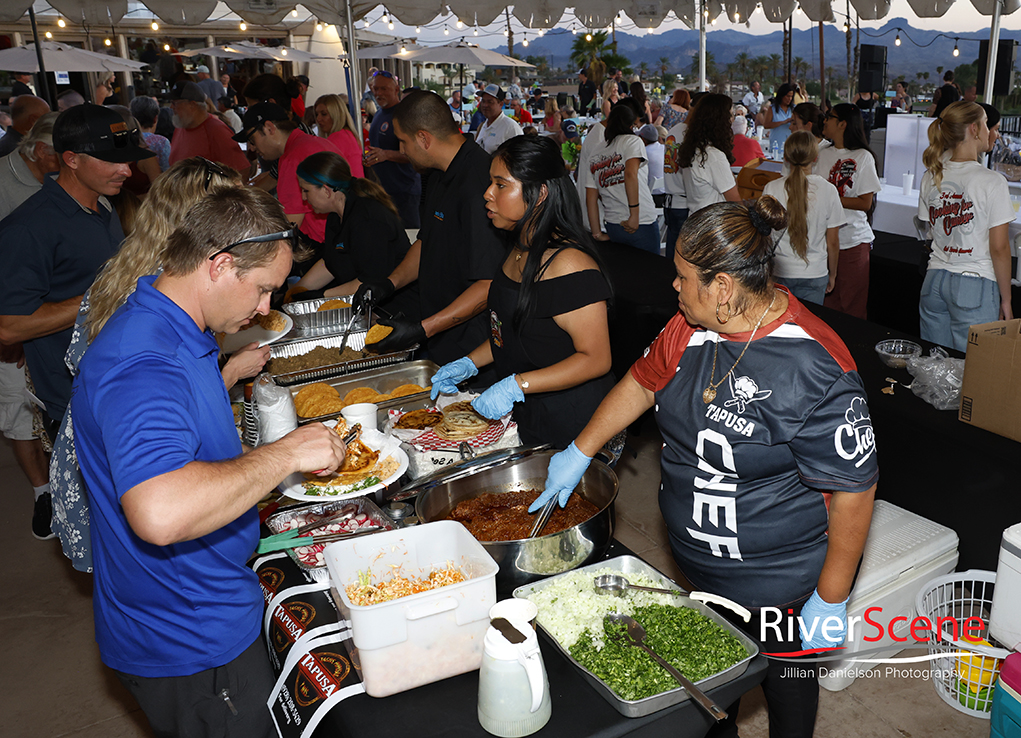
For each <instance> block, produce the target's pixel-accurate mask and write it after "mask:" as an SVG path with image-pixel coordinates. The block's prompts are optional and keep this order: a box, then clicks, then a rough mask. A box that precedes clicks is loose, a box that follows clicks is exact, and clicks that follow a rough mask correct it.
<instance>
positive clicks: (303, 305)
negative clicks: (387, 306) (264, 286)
mask: <svg viewBox="0 0 1021 738" xmlns="http://www.w3.org/2000/svg"><path fill="white" fill-rule="evenodd" d="M353 305H354V297H353V296H352V295H344V296H341V297H315V298H313V299H311V300H302V299H301V293H298V296H297V300H296V301H294V302H289V303H287V304H286V305H284V306H283V307H282V308H281V309H282V310H283V311H284V312H285V313H287V314H288V315H290V316H291V318H292V319H293V320H294V327H295V328H296V329H297V331H298V332H299V333H300V335H302V336H321V335H327V334H330V333H338V332H340V331H343V330H344V327H345V326H346V325H347V323H348V321H349V320H351V311H352V310H353V309H354V307H353ZM371 323H372V316H371V315H366V314H364V313H362V314H360V315H359V316H358V318H357V319H356V320H355V322H354V323H353V324H352V327H351V330H352V331H362V332H364V331H367V330H368V329H369V325H370V324H371Z"/></svg>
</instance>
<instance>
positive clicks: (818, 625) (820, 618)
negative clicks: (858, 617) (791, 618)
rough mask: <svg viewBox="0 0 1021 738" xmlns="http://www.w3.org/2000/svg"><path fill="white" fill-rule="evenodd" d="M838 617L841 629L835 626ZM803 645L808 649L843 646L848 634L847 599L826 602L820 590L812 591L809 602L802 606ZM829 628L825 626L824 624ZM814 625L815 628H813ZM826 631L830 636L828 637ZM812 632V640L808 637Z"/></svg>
mask: <svg viewBox="0 0 1021 738" xmlns="http://www.w3.org/2000/svg"><path fill="white" fill-rule="evenodd" d="M833 618H836V619H837V620H839V621H840V629H839V631H838V630H837V629H836V628H835V627H834V626H835V621H834V620H833ZM801 620H802V622H803V623H804V626H803V627H802V630H801V647H802V648H803V649H805V650H806V651H807V650H809V649H811V648H832V647H833V646H841V645H843V643H844V638H845V637H846V636H847V600H844V601H843V602H826V600H824V599H823V598H822V597H820V596H819V590H818V589H817V590H815V591H814V592H812V596H811V597H809V598H808V602H806V603H805V604H804V606H803V607H802V608H801ZM827 624H828V625H829V627H828V628H825V629H824V628H823V626H824V625H827ZM813 626H814V627H815V630H812V628H813ZM826 631H828V632H829V634H830V637H829V638H827V636H826ZM809 633H811V635H812V637H811V640H809V639H808V638H807V636H808V634H809Z"/></svg>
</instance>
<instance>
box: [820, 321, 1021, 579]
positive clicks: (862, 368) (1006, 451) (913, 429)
mask: <svg viewBox="0 0 1021 738" xmlns="http://www.w3.org/2000/svg"><path fill="white" fill-rule="evenodd" d="M808 307H809V308H810V309H811V310H812V311H813V312H814V313H815V314H816V315H818V316H819V317H821V318H822V319H823V320H825V321H826V322H827V323H828V324H829V325H830V327H832V328H833V329H834V330H835V331H836V332H837V334H839V335H840V337H841V338H842V339H843V340H844V343H845V344H847V348H848V349H849V350H850V351H851V355H852V356H853V357H854V360H855V363H856V364H857V365H858V373H859V374H860V375H861V378H862V381H863V382H864V384H865V391H866V392H867V393H868V400H869V411H870V413H871V415H872V427H873V429H874V430H875V434H876V449H877V453H878V458H879V486H878V488H877V492H876V496H877V497H878V498H879V499H883V500H886V501H888V502H892V503H893V504H895V505H899V506H900V507H903V508H905V509H907V510H910V511H911V512H914V513H917V514H919V515H921V516H923V517H925V518H928V519H930V520H934V521H936V522H937V523H941V524H942V525H945V526H947V527H948V528H952V529H953V530H955V531H957V535H958V536H959V537H960V549H959V550H960V561H959V563H958V569H960V570H966V569H986V570H989V571H996V562H997V558H998V556H999V549H1000V537H1001V534H1002V532H1003V529H1004V528H1006V527H1007V526H1010V525H1013V524H1014V523H1017V522H1018V521H1021V494H1018V491H1017V471H1018V461H1017V459H1018V456H1019V452H1021V446H1019V445H1018V443H1017V442H1015V441H1011V440H1009V439H1007V438H1004V437H1002V436H998V435H996V434H994V433H990V432H989V431H985V430H982V429H980V428H976V427H974V426H970V425H967V424H965V423H962V422H961V421H959V420H958V419H957V411H956V410H937V409H936V408H934V407H933V406H932V405H930V404H928V403H927V402H925V401H924V400H922V399H921V398H919V397H916V396H915V395H914V393H912V392H911V390H909V389H907V388H906V387H901V386H897V387H896V388H895V391H894V394H892V395H888V394H884V393H883V392H882V389H883V387H887V386H889V382H886V381H885V379H886V377H891V378H893V379H896V380H897V381H899V382H903V383H904V384H910V383H911V375H910V374H909V373H908V371H907V370H906V369H891V368H889V367H887V366H885V365H884V364H883V363H882V362H881V361H880V360H879V357H878V355H877V354H876V352H875V346H876V344H877V343H879V341H882V340H883V339H885V338H909V339H911V340H913V341H915V342H917V343H919V344H921V345H922V346H923V349H924V354H925V355H928V353H929V350H930V349H931V348H932V346H933V344H931V343H928V342H926V341H922V340H921V339H919V338H917V337H914V336H909V335H906V334H903V333H900V332H898V331H894V330H890V329H888V328H885V327H883V326H881V325H877V324H875V323H871V322H866V321H864V320H859V319H857V318H852V317H850V316H848V315H844V314H843V313H839V312H837V311H835V310H829V309H827V308H824V307H822V306H818V305H808ZM949 353H950V354H951V355H952V356H955V357H957V358H963V355H962V354H961V353H959V352H955V351H953V350H949Z"/></svg>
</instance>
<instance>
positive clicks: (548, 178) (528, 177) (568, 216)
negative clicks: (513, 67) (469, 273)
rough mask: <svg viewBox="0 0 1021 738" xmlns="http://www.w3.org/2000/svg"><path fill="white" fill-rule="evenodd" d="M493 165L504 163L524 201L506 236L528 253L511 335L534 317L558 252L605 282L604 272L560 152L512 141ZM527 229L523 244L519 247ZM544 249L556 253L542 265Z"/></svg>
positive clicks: (528, 139) (526, 140)
mask: <svg viewBox="0 0 1021 738" xmlns="http://www.w3.org/2000/svg"><path fill="white" fill-rule="evenodd" d="M497 159H499V160H500V161H501V162H503V165H504V166H505V167H506V168H507V172H508V173H509V174H510V176H511V177H513V178H514V179H516V180H517V181H519V182H520V183H521V194H522V197H523V199H524V201H525V212H524V215H522V216H521V219H520V220H518V222H517V223H516V224H515V226H514V228H513V229H512V231H511V235H512V238H513V239H514V241H513V242H514V243H516V244H517V245H518V248H522V249H524V250H526V251H527V252H528V257H527V259H526V261H525V268H524V269H523V270H522V274H521V290H520V291H519V292H518V304H517V306H516V308H515V310H514V320H513V322H512V325H513V327H514V330H515V331H520V330H521V327H522V325H524V322H525V321H526V320H527V319H528V318H530V317H531V316H532V315H533V314H534V313H535V309H536V303H537V301H538V295H537V293H536V289H535V285H536V283H537V282H538V281H539V280H540V279H542V275H543V274H544V273H545V272H546V269H547V268H548V267H549V265H550V264H552V263H553V259H555V258H556V255H557V254H559V253H560V252H561V251H563V250H564V249H578V250H579V251H581V252H582V253H584V254H587V255H588V256H590V257H592V259H593V260H594V261H595V262H596V265H597V266H598V267H599V271H600V272H602V274H603V278H604V279H605V278H606V271H605V269H603V266H602V263H601V259H600V258H599V256H598V255H597V253H596V250H595V244H594V243H593V241H592V237H591V236H590V235H589V232H588V230H587V229H586V228H585V227H584V225H583V223H582V219H581V204H580V201H579V199H578V191H577V189H576V188H575V185H574V182H573V181H572V180H571V177H570V174H569V172H568V171H567V167H566V166H564V158H563V156H562V155H561V153H560V147H558V146H557V145H556V143H554V142H553V140H552V139H551V138H547V137H544V136H515V137H514V138H511V139H508V140H506V141H504V142H503V143H502V144H500V147H499V148H498V149H497V150H496V152H495V153H494V154H493V160H494V161H495V160H497ZM543 188H545V190H546V192H545V194H546V196H545V198H544V197H543ZM526 229H527V244H526V243H525V242H524V241H525V239H526V235H525V231H526ZM533 246H534V248H533ZM548 249H555V250H556V253H554V254H553V256H551V257H550V258H549V259H547V260H545V262H544V261H543V255H544V254H545V252H546V251H547V250H548ZM607 282H609V280H607Z"/></svg>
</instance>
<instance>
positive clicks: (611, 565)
mask: <svg viewBox="0 0 1021 738" xmlns="http://www.w3.org/2000/svg"><path fill="white" fill-rule="evenodd" d="M600 569H613V570H614V571H616V572H619V573H620V574H622V575H623V576H625V577H627V576H628V575H631V574H644V575H645V576H647V577H650V578H652V579H653V581H656V580H659V582H660V584H659V586H660V587H663V588H665V589H673V590H677V591H678V592H684V591H685V590H683V589H681V588H680V587H678V586H677V585H676V584H675V583H674V582H672V581H671V580H670V579H668V578H667V576H666V575H665V574H662V573H660V572H659V571H657V570H656V569H654V568H653V567H651V566H649V565H648V564H646V563H645V562H644V561H642V560H641V559H639V558H636V557H634V556H618V557H616V558H613V559H607V560H606V561H599V562H597V563H595V564H589V565H588V566H582V567H580V568H578V569H575V570H574V571H575V572H579V571H585V572H595V571H598V570H600ZM572 573H574V572H567V573H565V574H557V575H556V576H554V577H550V578H548V579H543V580H541V581H538V582H533V583H532V584H526V585H524V586H522V587H518V588H517V589H515V590H514V596H515V597H520V598H526V597H528V596H529V595H530V594H532V593H534V592H538V591H540V590H542V589H544V588H545V587H548V586H549V585H551V584H553V583H555V582H556V581H557V580H558V579H560V578H561V577H564V576H567V574H572ZM594 577H595V575H594V574H593V578H594ZM593 586H595V585H593ZM606 596H607V597H613V596H614V595H612V594H610V593H607V594H606ZM675 599H676V602H675V603H674V604H676V605H677V606H678V607H690V608H691V609H692V610H697V611H698V612H700V613H702V614H703V615H705V616H706V617H707V618H709V619H710V620H712V621H713V622H715V623H717V624H718V625H720V626H722V627H723V628H724V629H725V630H726V631H727V632H728V633H730V634H731V635H733V636H734V637H735V638H737V639H738V640H739V641H740V642H741V645H743V646H744V648H745V651H746V652H747V653H748V656H747V657H745V658H744V659H743V660H741V661H739V662H737V663H736V664H734V665H733V666H731V667H730V668H729V669H725V670H724V671H721V672H719V673H717V674H713V675H712V676H709V677H706V678H705V679H702V680H700V681H697V682H695V684H696V685H698V686H699V687H700V688H701V689H702V691H703V692H708V691H709V690H710V689H713V688H715V687H719V686H720V685H721V684H726V683H727V682H729V681H731V680H733V679H737V678H738V677H739V676H741V675H742V674H744V673H745V671H746V670H747V669H748V664H749V663H751V660H752V659H754V658H755V657H756V656H757V655H758V653H759V647H758V645H757V644H756V643H755V641H753V640H752V639H751V638H749V637H748V636H747V635H745V634H744V633H743V632H741V631H740V630H738V629H737V628H735V627H734V626H733V625H732V624H731V623H729V622H727V619H726V618H724V617H723V616H722V615H720V614H719V613H717V612H716V611H715V610H713V609H712V608H709V607H706V606H705V605H704V604H702V603H701V602H697V601H695V600H692V599H691V598H689V597H687V596H680V597H677V598H675ZM537 623H538V625H539V628H540V629H541V630H542V632H543V634H544V635H545V636H546V637H547V638H548V639H549V640H550V641H551V642H552V643H553V644H554V645H555V646H556V647H557V648H559V649H560V651H561V653H563V654H564V656H566V657H567V659H568V660H569V661H570V662H571V663H572V664H574V665H575V666H576V667H578V669H579V670H580V671H581V675H582V676H583V677H584V678H585V680H586V681H587V682H588V683H589V684H591V685H592V687H593V689H595V690H596V691H597V692H599V694H601V695H602V696H603V699H605V700H606V701H607V702H609V703H610V705H612V706H613V708H614V709H615V710H616V711H617V712H619V713H620V714H621V715H623V716H624V717H644V716H646V715H651V714H652V713H654V712H658V711H660V710H662V709H664V708H667V707H672V706H673V705H676V704H679V703H681V702H683V701H685V700H688V699H691V697H690V696H689V695H688V693H687V692H686V691H685V690H684V689H682V688H681V686H680V685H677V688H676V689H671V690H669V691H667V692H660V693H659V694H654V695H653V696H652V697H645V698H644V699H640V700H625V699H621V698H620V697H618V696H617V694H616V693H615V692H614V691H613V690H612V689H610V687H609V686H607V684H606V682H604V681H603V680H602V679H600V678H599V677H597V676H596V675H595V674H593V673H592V672H591V671H589V670H588V669H586V668H585V667H584V666H582V665H581V664H579V663H578V662H577V661H575V660H574V658H573V657H572V656H571V654H570V652H568V650H567V647H566V646H564V645H563V644H561V643H560V642H559V641H557V639H556V638H554V637H553V636H552V635H551V634H550V633H549V631H547V630H546V629H545V628H543V627H542V620H541V619H540V620H538V621H537Z"/></svg>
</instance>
